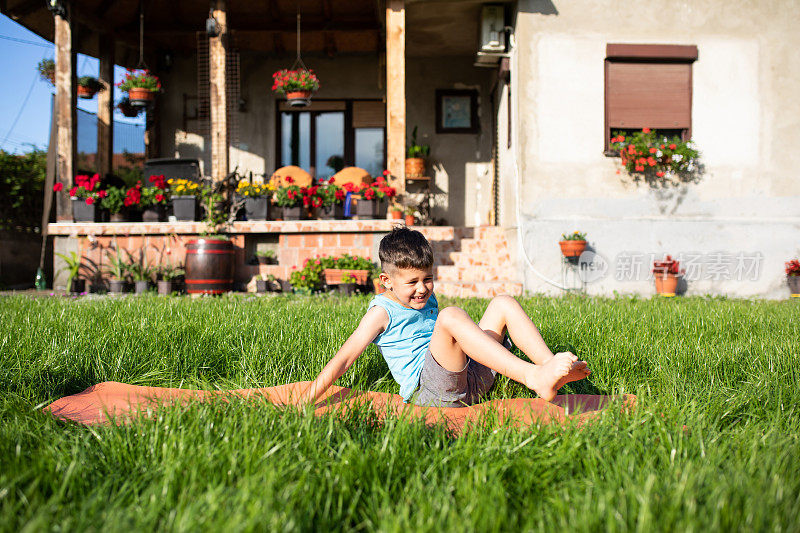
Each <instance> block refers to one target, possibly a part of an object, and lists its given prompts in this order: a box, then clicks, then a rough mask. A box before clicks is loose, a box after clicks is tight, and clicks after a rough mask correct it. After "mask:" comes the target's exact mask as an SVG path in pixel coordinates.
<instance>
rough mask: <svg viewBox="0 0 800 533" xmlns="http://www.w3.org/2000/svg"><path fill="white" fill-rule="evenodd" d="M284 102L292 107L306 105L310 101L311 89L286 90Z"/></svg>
mask: <svg viewBox="0 0 800 533" xmlns="http://www.w3.org/2000/svg"><path fill="white" fill-rule="evenodd" d="M286 103H287V104H289V105H290V106H292V107H306V106H308V105H309V104H310V103H311V91H291V92H287V93H286Z"/></svg>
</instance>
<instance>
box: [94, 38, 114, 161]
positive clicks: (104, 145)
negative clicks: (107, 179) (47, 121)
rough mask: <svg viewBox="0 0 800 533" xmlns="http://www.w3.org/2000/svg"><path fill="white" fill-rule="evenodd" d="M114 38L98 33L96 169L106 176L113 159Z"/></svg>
mask: <svg viewBox="0 0 800 533" xmlns="http://www.w3.org/2000/svg"><path fill="white" fill-rule="evenodd" d="M114 46H115V43H114V39H113V38H112V37H111V36H110V35H106V34H101V35H100V53H99V56H100V57H99V58H98V59H99V60H100V72H99V80H100V83H101V84H102V85H103V89H102V90H101V91H100V92H99V93H97V171H98V172H99V173H100V175H101V176H106V175H107V174H110V173H111V171H112V166H113V160H114Z"/></svg>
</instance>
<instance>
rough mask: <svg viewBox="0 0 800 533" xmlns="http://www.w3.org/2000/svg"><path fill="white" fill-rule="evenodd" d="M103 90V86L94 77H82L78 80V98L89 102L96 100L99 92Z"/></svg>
mask: <svg viewBox="0 0 800 533" xmlns="http://www.w3.org/2000/svg"><path fill="white" fill-rule="evenodd" d="M102 88H103V84H102V83H100V81H99V80H98V79H97V78H93V77H92V76H81V77H80V78H78V98H83V99H85V100H89V99H92V98H94V95H95V94H97V91H100V90H101V89H102Z"/></svg>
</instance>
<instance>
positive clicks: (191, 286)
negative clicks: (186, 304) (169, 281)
mask: <svg viewBox="0 0 800 533" xmlns="http://www.w3.org/2000/svg"><path fill="white" fill-rule="evenodd" d="M234 253H235V252H234V249H233V243H232V242H231V241H223V240H221V239H195V240H191V241H189V242H187V243H186V266H185V270H186V277H185V280H186V292H187V293H189V294H223V293H226V292H229V291H230V290H231V289H232V287H233V259H234Z"/></svg>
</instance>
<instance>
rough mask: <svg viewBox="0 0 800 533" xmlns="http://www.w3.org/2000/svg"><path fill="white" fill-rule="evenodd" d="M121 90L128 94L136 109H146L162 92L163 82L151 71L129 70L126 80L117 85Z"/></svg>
mask: <svg viewBox="0 0 800 533" xmlns="http://www.w3.org/2000/svg"><path fill="white" fill-rule="evenodd" d="M117 87H119V90H120V91H122V92H126V93H128V99H129V100H130V102H131V105H133V106H134V107H146V106H148V105H150V103H152V102H153V100H155V97H156V94H157V93H159V92H160V91H161V82H160V81H159V79H158V78H157V77H156V76H153V75H152V74H150V71H149V70H146V69H144V70H130V69H129V70H128V72H126V73H125V79H124V80H122V81H121V82H119V83H118V84H117Z"/></svg>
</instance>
